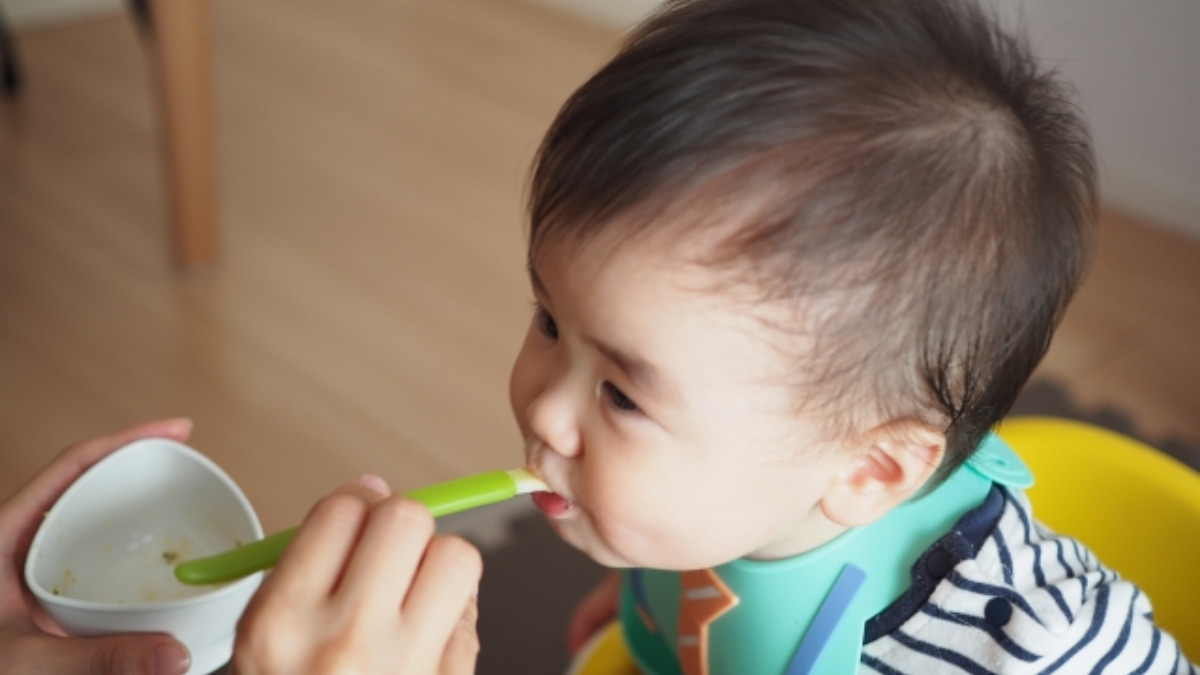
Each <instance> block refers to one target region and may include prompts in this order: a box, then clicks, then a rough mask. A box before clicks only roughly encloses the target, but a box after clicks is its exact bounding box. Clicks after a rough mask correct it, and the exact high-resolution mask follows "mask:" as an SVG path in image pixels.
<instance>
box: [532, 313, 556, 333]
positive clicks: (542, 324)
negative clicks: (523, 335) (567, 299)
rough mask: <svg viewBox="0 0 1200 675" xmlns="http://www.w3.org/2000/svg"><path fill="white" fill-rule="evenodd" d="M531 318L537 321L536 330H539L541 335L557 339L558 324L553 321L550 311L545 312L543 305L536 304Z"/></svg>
mask: <svg viewBox="0 0 1200 675" xmlns="http://www.w3.org/2000/svg"><path fill="white" fill-rule="evenodd" d="M533 320H534V322H535V323H537V327H538V330H539V331H541V333H542V335H545V336H546V337H548V338H550V339H551V340H557V339H558V324H557V323H555V322H554V317H552V316H550V312H547V311H546V308H545V307H542V306H541V305H538V306H537V310H536V311H535V313H534V316H533Z"/></svg>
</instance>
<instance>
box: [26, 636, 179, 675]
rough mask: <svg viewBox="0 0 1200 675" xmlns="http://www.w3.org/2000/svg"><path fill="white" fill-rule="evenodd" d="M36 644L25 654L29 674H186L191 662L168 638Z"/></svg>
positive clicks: (46, 640)
mask: <svg viewBox="0 0 1200 675" xmlns="http://www.w3.org/2000/svg"><path fill="white" fill-rule="evenodd" d="M37 642H38V643H39V644H38V645H37V648H36V649H30V650H28V652H27V653H26V654H24V655H22V656H23V657H25V658H24V659H23V660H25V661H26V662H27V664H28V665H29V666H31V668H30V669H29V670H28V671H27V672H30V673H34V672H37V673H63V674H64V675H125V674H126V673H128V674H129V675H183V674H184V673H186V672H187V670H188V667H189V666H191V663H192V658H191V655H190V654H188V651H187V648H186V647H184V646H183V645H182V644H181V643H180V642H178V641H177V640H175V639H174V638H172V637H170V636H169V635H155V634H142V635H112V636H106V637H93V638H54V637H44V638H40V639H38V640H37ZM18 672H25V671H18Z"/></svg>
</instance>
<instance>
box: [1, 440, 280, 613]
mask: <svg viewBox="0 0 1200 675" xmlns="http://www.w3.org/2000/svg"><path fill="white" fill-rule="evenodd" d="M152 449H153V450H152ZM148 451H169V452H174V453H176V454H178V455H181V456H183V457H185V458H186V459H188V460H190V461H193V462H195V463H197V464H199V465H200V466H202V467H203V468H205V469H207V470H208V471H209V472H210V473H211V474H212V475H213V476H215V477H216V478H217V479H218V480H219V481H221V482H222V483H224V484H225V486H226V487H228V488H229V489H230V491H231V492H232V493H233V495H234V498H235V499H236V501H237V503H238V506H240V507H241V509H242V511H243V512H244V513H245V514H247V515H248V516H249V517H250V524H251V527H252V529H253V531H254V536H255V537H256V538H257V539H262V538H263V529H262V523H260V522H259V520H258V514H257V513H255V511H254V507H253V506H252V505H251V504H250V500H249V499H247V498H246V495H245V493H243V492H242V489H241V488H240V487H238V485H237V483H235V482H234V480H233V479H232V478H230V477H229V474H227V473H225V470H224V469H222V468H221V467H220V466H218V465H217V463H216V462H214V461H212V460H211V459H209V458H208V457H206V456H204V455H203V454H201V453H200V452H199V451H197V450H195V449H194V448H192V447H190V446H188V445H186V444H184V443H180V442H179V441H176V440H174V439H170V438H158V437H152V438H141V439H138V440H136V441H132V442H130V443H127V444H125V445H123V446H121V447H120V448H117V449H116V450H114V451H113V452H111V453H110V454H108V455H107V456H106V457H104V458H103V459H101V460H100V461H98V462H96V463H95V464H93V465H92V466H90V467H88V469H87V470H86V471H84V472H83V473H82V474H80V475H79V477H78V478H76V479H75V481H74V482H73V483H71V485H69V486H68V487H67V489H66V490H64V491H63V493H62V495H60V496H59V498H58V499H57V500H56V501H55V502H54V505H53V506H51V507H50V509H49V510H47V511H46V514H45V516H44V517H43V519H42V522H41V523H39V524H38V529H37V533H36V534H35V535H34V536H33V541H32V542H31V543H30V545H29V550H28V552H27V553H26V558H25V570H24V573H25V574H24V576H25V585H26V586H28V587H29V590H30V591H32V592H33V594H34V596H36V597H37V599H38V601H39V602H40V603H41V604H42V605H43V606H45V607H47V609H49V606H51V605H53V606H56V607H59V608H64V609H73V610H82V611H90V612H96V613H101V612H102V613H106V614H114V613H115V614H132V613H145V612H156V611H167V610H170V609H175V608H180V607H191V606H194V605H203V604H208V603H211V602H217V601H219V600H222V599H223V598H225V597H226V596H230V595H236V594H239V593H241V592H243V590H244V589H243V587H245V586H250V587H251V588H250V590H253V588H255V587H257V586H258V584H259V583H260V582H261V581H262V577H263V575H264V572H256V573H254V574H252V575H250V576H247V577H243V578H241V579H238V580H237V581H232V582H229V583H226V584H221V585H216V586H212V587H211V588H209V589H207V590H205V591H204V592H201V593H198V594H196V595H191V596H188V597H184V598H174V599H171V600H162V601H155V602H146V601H134V602H125V603H119V604H118V603H112V602H101V601H98V600H81V599H79V598H72V597H68V596H65V595H56V594H54V593H52V592H49V591H47V590H46V589H45V588H43V587H42V585H41V584H40V583H38V581H37V579H36V577H35V575H34V568H35V567H36V565H37V560H38V555H37V553H38V551H39V550H40V548H41V545H42V541H43V540H44V539H45V538H46V537H47V536H49V535H48V534H47V532H49V529H48V527H47V525H48V523H50V522H51V521H52V520H53V516H54V515H55V512H56V511H58V510H59V508H60V507H61V505H62V504H65V503H67V502H68V501H70V498H71V497H72V496H73V495H75V494H76V493H77V492H79V490H81V489H82V488H81V485H83V483H84V478H85V477H87V476H88V474H91V473H92V472H93V471H96V470H97V469H99V468H100V467H101V466H103V465H104V464H107V463H110V462H111V461H113V460H114V458H116V457H118V456H125V455H129V454H134V453H138V452H148Z"/></svg>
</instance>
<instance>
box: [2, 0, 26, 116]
mask: <svg viewBox="0 0 1200 675" xmlns="http://www.w3.org/2000/svg"><path fill="white" fill-rule="evenodd" d="M0 71H2V72H0V88H3V91H4V93H5V95H7V96H16V95H17V92H18V91H20V90H21V64H20V61H18V59H17V47H16V45H15V44H13V39H12V34H11V33H9V31H8V24H7V23H6V22H5V20H4V13H3V11H2V8H0Z"/></svg>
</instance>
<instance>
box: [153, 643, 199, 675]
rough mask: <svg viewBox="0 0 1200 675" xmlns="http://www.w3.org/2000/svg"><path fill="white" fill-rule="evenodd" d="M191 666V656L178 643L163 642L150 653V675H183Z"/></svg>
mask: <svg viewBox="0 0 1200 675" xmlns="http://www.w3.org/2000/svg"><path fill="white" fill-rule="evenodd" d="M191 665H192V656H191V654H188V650H187V648H186V647H184V646H183V645H181V644H179V643H178V642H164V643H163V644H161V645H158V646H157V647H155V648H154V650H153V651H152V652H150V672H151V674H152V675H183V674H184V673H186V672H187V670H188V668H190V667H191Z"/></svg>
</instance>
